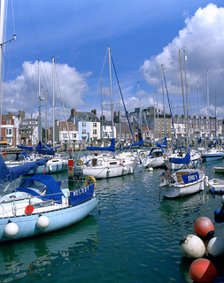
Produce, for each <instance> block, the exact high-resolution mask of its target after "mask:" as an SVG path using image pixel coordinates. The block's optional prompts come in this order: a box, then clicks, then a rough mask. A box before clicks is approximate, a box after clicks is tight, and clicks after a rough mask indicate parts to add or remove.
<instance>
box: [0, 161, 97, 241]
mask: <svg viewBox="0 0 224 283" xmlns="http://www.w3.org/2000/svg"><path fill="white" fill-rule="evenodd" d="M43 162H46V160H43V161H42V162H40V161H39V162H37V163H36V162H34V163H33V164H31V163H30V164H25V165H21V166H17V167H14V168H7V166H6V165H5V163H4V159H3V158H2V156H0V169H1V170H0V182H1V184H2V185H4V186H5V188H4V190H3V191H2V193H1V196H0V204H1V205H0V242H4V241H11V240H17V239H21V238H26V237H32V236H36V235H41V234H44V233H48V232H51V231H56V230H59V229H62V228H65V227H68V226H70V225H73V224H75V223H77V222H79V221H81V220H82V219H84V218H85V217H87V215H88V214H89V213H90V212H91V211H92V210H93V209H94V208H95V207H96V206H97V203H98V199H97V197H96V195H95V188H96V184H95V183H94V182H89V183H88V184H87V183H84V185H83V186H82V185H81V186H80V187H79V188H78V189H75V190H70V189H69V188H64V187H63V188H62V187H61V182H58V181H56V180H55V179H54V178H53V177H52V176H51V175H46V174H35V175H33V176H30V177H23V178H22V179H21V180H20V182H19V185H18V181H17V179H18V178H19V177H20V176H24V175H26V174H27V172H28V171H30V170H31V169H34V170H35V167H36V166H39V165H41V164H42V163H43ZM31 167H32V168H31ZM14 181H15V182H16V183H14ZM90 181H91V180H90ZM8 182H9V184H8ZM5 184H6V185H5ZM10 185H12V188H11V189H10V187H9V186H10Z"/></svg>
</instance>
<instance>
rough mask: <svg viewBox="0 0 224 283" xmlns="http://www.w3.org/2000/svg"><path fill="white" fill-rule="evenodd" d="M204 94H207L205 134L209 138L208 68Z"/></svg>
mask: <svg viewBox="0 0 224 283" xmlns="http://www.w3.org/2000/svg"><path fill="white" fill-rule="evenodd" d="M206 96H207V107H206V135H207V137H208V138H209V111H208V107H209V84H208V69H207V71H206Z"/></svg>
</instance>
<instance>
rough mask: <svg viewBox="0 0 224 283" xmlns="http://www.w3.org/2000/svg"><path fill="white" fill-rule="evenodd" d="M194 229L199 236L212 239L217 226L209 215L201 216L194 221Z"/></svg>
mask: <svg viewBox="0 0 224 283" xmlns="http://www.w3.org/2000/svg"><path fill="white" fill-rule="evenodd" d="M194 230H195V232H196V234H197V235H198V236H199V237H202V238H206V239H211V238H212V237H213V235H214V232H215V227H214V224H213V222H212V221H211V220H210V219H209V218H208V217H199V218H197V219H196V220H195V222H194Z"/></svg>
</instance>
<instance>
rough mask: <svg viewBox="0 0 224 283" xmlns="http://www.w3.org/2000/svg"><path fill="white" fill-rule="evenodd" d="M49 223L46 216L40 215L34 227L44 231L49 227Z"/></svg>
mask: <svg viewBox="0 0 224 283" xmlns="http://www.w3.org/2000/svg"><path fill="white" fill-rule="evenodd" d="M49 223H50V221H49V218H48V217H47V216H44V215H41V216H39V217H38V219H37V223H36V225H37V227H38V228H39V229H46V228H47V227H48V226H49Z"/></svg>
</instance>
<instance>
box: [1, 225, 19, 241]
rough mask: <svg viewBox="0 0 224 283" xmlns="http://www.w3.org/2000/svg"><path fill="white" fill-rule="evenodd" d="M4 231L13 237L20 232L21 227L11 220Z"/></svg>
mask: <svg viewBox="0 0 224 283" xmlns="http://www.w3.org/2000/svg"><path fill="white" fill-rule="evenodd" d="M4 232H5V236H6V237H8V238H12V237H14V236H16V235H17V234H18V232H19V227H18V225H17V224H16V223H14V222H10V223H8V224H7V225H6V226H5V230H4Z"/></svg>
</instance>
